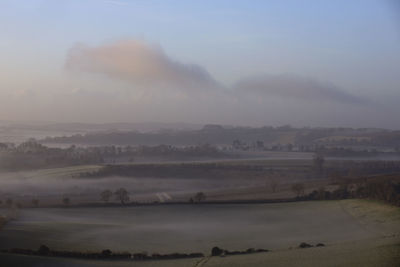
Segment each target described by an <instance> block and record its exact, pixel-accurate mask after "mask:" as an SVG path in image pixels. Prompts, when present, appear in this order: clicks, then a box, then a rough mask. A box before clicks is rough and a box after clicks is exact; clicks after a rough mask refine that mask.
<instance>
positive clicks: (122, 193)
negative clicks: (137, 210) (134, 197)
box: [100, 188, 130, 205]
mask: <svg viewBox="0 0 400 267" xmlns="http://www.w3.org/2000/svg"><path fill="white" fill-rule="evenodd" d="M112 196H115V199H116V200H117V201H119V202H121V204H122V205H125V204H126V203H127V202H128V201H129V199H130V198H129V193H128V191H127V190H126V189H125V188H119V189H117V190H115V191H114V192H112V191H111V190H108V189H107V190H104V191H103V192H101V193H100V199H101V201H104V202H105V203H108V202H109V201H110V200H111V198H112Z"/></svg>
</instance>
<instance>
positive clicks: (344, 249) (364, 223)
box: [0, 200, 400, 267]
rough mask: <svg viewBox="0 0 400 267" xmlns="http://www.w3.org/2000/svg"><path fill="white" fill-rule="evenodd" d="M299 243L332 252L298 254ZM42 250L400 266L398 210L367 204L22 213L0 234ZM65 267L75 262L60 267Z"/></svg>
mask: <svg viewBox="0 0 400 267" xmlns="http://www.w3.org/2000/svg"><path fill="white" fill-rule="evenodd" d="M26 237H29V238H26ZM300 242H307V243H311V244H316V243H319V242H322V243H324V244H325V245H326V246H325V247H319V248H308V249H299V248H297V246H298V245H299V243H300ZM40 244H46V245H48V246H49V247H50V248H52V249H66V250H84V251H87V250H89V251H90V250H91V251H93V250H101V249H105V248H109V249H111V250H114V251H129V252H142V251H147V252H149V253H153V252H158V253H171V252H195V251H199V252H205V254H206V255H208V254H209V253H210V249H211V247H213V246H220V247H222V248H224V249H228V250H245V249H247V248H250V247H254V248H267V249H270V250H271V252H268V253H260V254H254V255H240V256H228V257H212V258H210V259H208V258H204V259H203V260H202V263H201V264H200V265H196V264H197V262H198V261H199V260H198V259H197V260H196V259H193V260H167V261H150V262H134V263H132V262H113V266H234V267H240V266H266V265H268V266H398V265H396V264H397V263H399V262H400V259H399V258H398V255H400V254H399V252H400V245H399V244H400V211H399V209H398V208H396V207H391V206H387V205H384V204H381V203H379V202H374V201H364V200H341V201H320V202H296V203H285V204H284V203H282V204H257V205H178V206H171V207H166V206H163V207H160V206H147V207H130V208H94V209H87V208H66V209H30V210H23V211H22V212H21V217H20V218H19V219H18V220H16V221H12V222H10V223H8V224H7V225H6V226H5V227H4V229H3V230H2V231H1V232H0V247H1V248H11V247H24V248H33V249H36V248H37V247H38V246H39V245H40ZM30 258H31V259H30ZM0 259H2V262H10V263H15V262H20V261H25V262H40V263H42V264H43V266H52V265H53V266H54V264H56V263H57V264H56V265H57V266H107V264H106V263H105V262H103V261H86V260H72V259H49V258H40V257H34V256H31V257H28V256H20V255H5V254H1V255H0ZM66 262H68V263H69V264H67V265H62V264H64V263H66ZM59 263H60V264H59ZM46 264H48V265H46ZM299 264H300V265H299ZM0 266H1V264H0ZM21 266H22V265H21ZM26 266H29V265H26Z"/></svg>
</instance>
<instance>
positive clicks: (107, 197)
mask: <svg viewBox="0 0 400 267" xmlns="http://www.w3.org/2000/svg"><path fill="white" fill-rule="evenodd" d="M112 195H113V193H112V192H111V190H104V191H103V192H101V194H100V198H101V200H102V201H104V202H108V201H110V198H111V197H112Z"/></svg>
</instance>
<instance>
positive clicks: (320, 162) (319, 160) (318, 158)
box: [313, 153, 325, 174]
mask: <svg viewBox="0 0 400 267" xmlns="http://www.w3.org/2000/svg"><path fill="white" fill-rule="evenodd" d="M313 163H314V168H315V171H316V172H317V174H322V173H323V170H324V163H325V158H324V156H323V155H322V154H320V153H316V154H314V157H313Z"/></svg>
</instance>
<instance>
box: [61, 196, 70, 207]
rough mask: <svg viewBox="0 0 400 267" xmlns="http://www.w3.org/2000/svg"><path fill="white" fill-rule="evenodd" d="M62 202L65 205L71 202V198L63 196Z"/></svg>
mask: <svg viewBox="0 0 400 267" xmlns="http://www.w3.org/2000/svg"><path fill="white" fill-rule="evenodd" d="M62 202H63V204H64V205H65V206H68V205H69V204H70V203H71V200H70V199H69V197H64V198H63V199H62Z"/></svg>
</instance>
